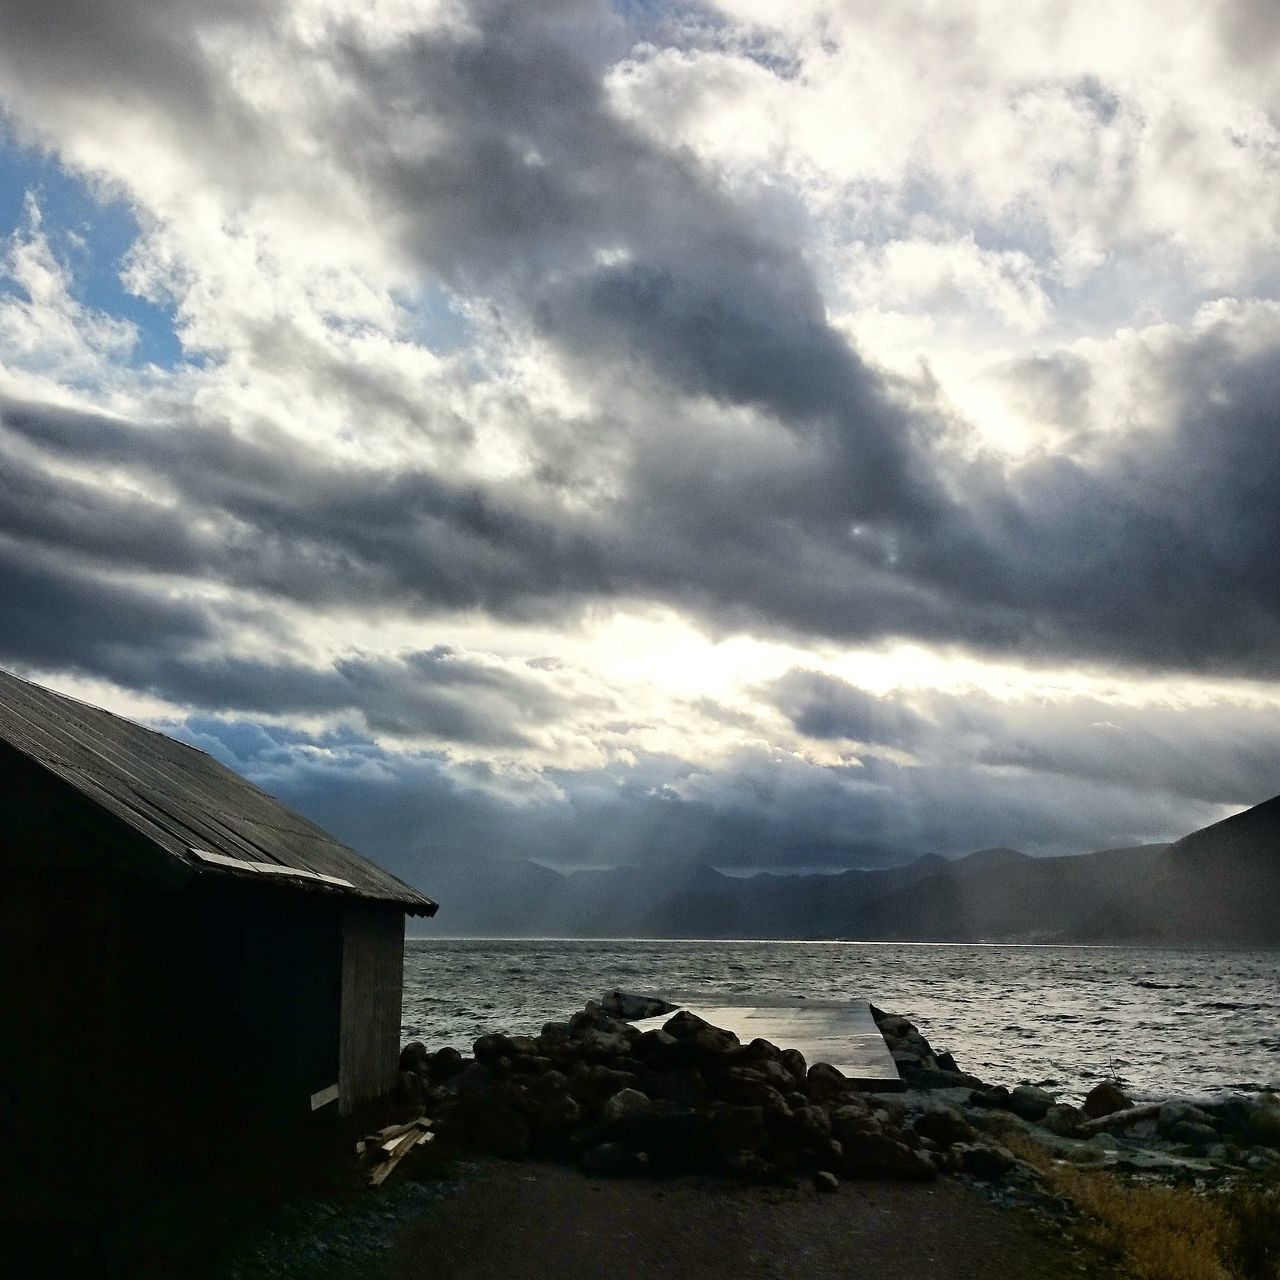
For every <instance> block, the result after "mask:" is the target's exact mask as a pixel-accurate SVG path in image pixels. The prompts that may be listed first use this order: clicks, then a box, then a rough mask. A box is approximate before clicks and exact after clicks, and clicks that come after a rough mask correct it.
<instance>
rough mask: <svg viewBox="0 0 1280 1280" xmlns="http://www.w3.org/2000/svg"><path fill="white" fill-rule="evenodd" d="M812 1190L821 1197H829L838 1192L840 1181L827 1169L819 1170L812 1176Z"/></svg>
mask: <svg viewBox="0 0 1280 1280" xmlns="http://www.w3.org/2000/svg"><path fill="white" fill-rule="evenodd" d="M813 1189H814V1190H815V1191H818V1192H820V1193H822V1194H823V1195H830V1194H831V1192H833V1191H839V1190H840V1179H839V1178H837V1177H836V1175H835V1174H834V1173H831V1172H830V1171H829V1170H827V1169H819V1170H818V1172H817V1173H815V1174H814V1175H813Z"/></svg>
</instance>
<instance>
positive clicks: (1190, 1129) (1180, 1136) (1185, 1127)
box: [1165, 1120, 1218, 1154]
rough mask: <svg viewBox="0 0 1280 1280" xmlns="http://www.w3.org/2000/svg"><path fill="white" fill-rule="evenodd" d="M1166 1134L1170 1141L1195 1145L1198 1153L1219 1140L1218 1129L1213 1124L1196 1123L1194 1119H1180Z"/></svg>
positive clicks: (1183, 1144) (1186, 1145) (1184, 1144)
mask: <svg viewBox="0 0 1280 1280" xmlns="http://www.w3.org/2000/svg"><path fill="white" fill-rule="evenodd" d="M1165 1136H1166V1138H1167V1140H1168V1141H1169V1142H1176V1143H1179V1144H1180V1145H1182V1146H1184V1147H1193V1148H1194V1149H1195V1153H1196V1154H1199V1153H1200V1152H1202V1151H1205V1150H1207V1149H1208V1148H1209V1147H1212V1146H1214V1145H1215V1144H1216V1143H1217V1142H1218V1131H1217V1130H1216V1129H1215V1128H1214V1127H1213V1126H1212V1125H1211V1124H1196V1122H1195V1121H1194V1120H1179V1121H1178V1123H1177V1124H1175V1125H1173V1126H1172V1127H1171V1128H1170V1129H1169V1131H1168V1133H1167V1134H1166V1135H1165Z"/></svg>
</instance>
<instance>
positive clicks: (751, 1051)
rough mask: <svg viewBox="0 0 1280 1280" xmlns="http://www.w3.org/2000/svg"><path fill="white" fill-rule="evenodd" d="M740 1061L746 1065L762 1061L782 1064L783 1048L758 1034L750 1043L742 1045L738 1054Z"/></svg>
mask: <svg viewBox="0 0 1280 1280" xmlns="http://www.w3.org/2000/svg"><path fill="white" fill-rule="evenodd" d="M738 1061H739V1062H740V1063H741V1064H743V1065H744V1066H746V1065H754V1064H756V1063H762V1062H776V1063H779V1064H780V1063H781V1062H782V1050H781V1049H779V1048H778V1046H777V1045H776V1044H774V1043H772V1042H771V1041H769V1040H765V1039H764V1038H763V1037H762V1036H756V1038H755V1039H754V1040H752V1041H751V1042H750V1043H748V1044H744V1045H743V1046H742V1051H741V1052H740V1053H739V1054H738ZM788 1074H789V1073H788Z"/></svg>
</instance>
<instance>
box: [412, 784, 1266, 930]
mask: <svg viewBox="0 0 1280 1280" xmlns="http://www.w3.org/2000/svg"><path fill="white" fill-rule="evenodd" d="M426 887H427V889H428V890H429V891H430V892H431V894H432V896H433V897H436V898H437V899H438V900H439V901H440V903H441V910H440V915H439V917H438V920H437V921H436V922H433V925H432V926H430V927H429V932H431V933H435V934H436V935H437V936H439V935H449V934H461V935H475V934H479V935H485V934H487V935H491V936H526V937H527V936H534V935H544V936H562V937H659V938H661V937H671V938H680V937H684V938H698V937H709V938H815V939H820V938H849V939H868V940H892V939H904V940H906V939H917V940H921V941H957V942H960V941H980V940H990V941H1011V942H1012V941H1017V942H1151V943H1164V942H1168V943H1184V942H1187V943H1191V942H1210V943H1225V944H1243V945H1248V944H1257V945H1269V944H1280V797H1278V798H1277V799H1275V800H1270V801H1267V802H1266V803H1264V804H1261V805H1258V806H1257V807H1256V808H1253V809H1250V810H1247V811H1246V812H1245V813H1241V814H1237V815H1236V816H1235V817H1232V818H1228V819H1226V820H1225V821H1223V822H1219V823H1215V824H1214V825H1213V826H1210V827H1206V828H1205V829H1204V830H1202V831H1197V832H1194V833H1193V834H1191V835H1189V836H1186V837H1184V838H1183V839H1181V840H1179V841H1178V842H1177V843H1176V844H1173V845H1141V846H1136V847H1133V848H1124V849H1104V850H1101V851H1099V852H1097V853H1089V854H1081V855H1078V856H1075V857H1059V858H1031V857H1028V856H1027V855H1025V854H1022V853H1019V852H1018V851H1017V850H1014V849H982V850H979V851H978V852H976V853H972V854H969V855H968V856H967V857H964V858H958V859H954V860H948V859H946V858H941V857H938V856H937V855H928V856H926V857H923V858H918V859H916V860H915V861H914V862H911V863H909V864H907V865H905V866H901V867H893V868H889V869H886V870H878V871H868V870H853V871H846V872H842V873H839V874H835V875H808V876H801V875H795V876H787V875H769V874H761V875H756V876H748V877H734V876H727V875H724V874H722V873H720V872H718V871H716V870H714V869H712V868H710V867H704V866H655V867H644V868H641V867H615V868H609V869H604V870H591V871H576V872H572V873H568V874H564V873H560V872H557V871H553V870H551V869H550V868H548V867H544V866H541V865H539V864H537V863H534V862H502V861H499V860H496V859H489V858H479V859H474V860H470V861H466V862H462V861H460V860H459V861H454V862H452V863H448V864H442V865H440V866H438V867H437V868H435V869H434V870H433V871H432V873H431V874H430V876H429V877H428V883H427V885H426ZM424 931H427V930H424Z"/></svg>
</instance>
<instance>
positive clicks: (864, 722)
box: [767, 670, 928, 748]
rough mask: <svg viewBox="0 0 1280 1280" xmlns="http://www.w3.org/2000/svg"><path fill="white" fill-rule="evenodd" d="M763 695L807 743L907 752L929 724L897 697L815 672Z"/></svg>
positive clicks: (793, 674) (793, 675) (791, 677)
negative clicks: (832, 741)
mask: <svg viewBox="0 0 1280 1280" xmlns="http://www.w3.org/2000/svg"><path fill="white" fill-rule="evenodd" d="M767 694H768V696H770V697H771V698H772V700H773V701H774V703H775V705H776V706H777V708H778V710H780V711H781V712H782V713H783V714H784V715H786V716H787V718H788V719H789V720H790V721H791V723H792V724H793V725H794V726H795V727H796V729H797V730H798V731H799V732H800V733H803V734H804V735H805V736H806V737H810V738H847V739H848V740H850V741H851V742H865V743H874V744H876V745H877V746H885V747H908V748H910V747H912V746H914V745H915V744H916V742H917V741H918V740H919V738H920V737H921V736H922V734H923V733H925V732H927V729H928V722H927V721H925V720H924V719H923V718H922V717H921V716H919V715H918V714H917V713H916V712H914V711H913V710H911V708H910V707H907V706H904V705H903V704H902V701H901V700H900V699H899V698H897V697H895V696H892V695H889V696H883V697H880V696H877V695H876V694H873V693H868V692H867V691H866V690H865V689H859V688H857V687H856V686H854V685H851V684H847V683H845V681H843V680H837V679H836V678H835V677H833V676H828V675H824V674H823V673H822V672H819V671H802V670H793V671H789V672H788V673H787V674H786V675H785V676H782V677H781V678H780V679H778V680H776V681H774V682H773V685H772V686H771V687H770V688H769V689H768V690H767Z"/></svg>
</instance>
